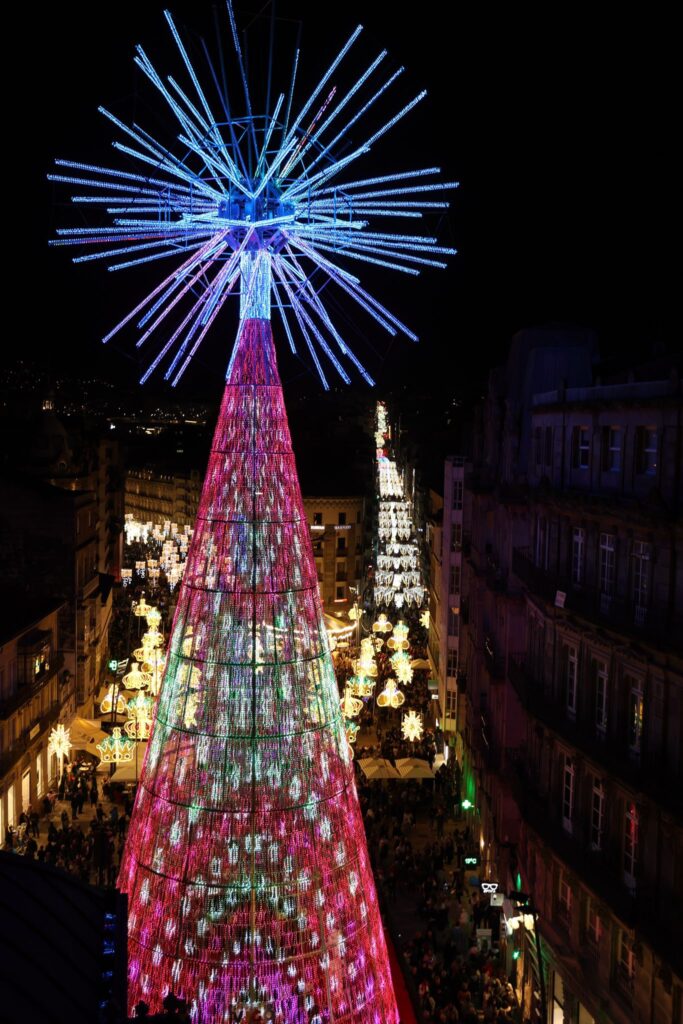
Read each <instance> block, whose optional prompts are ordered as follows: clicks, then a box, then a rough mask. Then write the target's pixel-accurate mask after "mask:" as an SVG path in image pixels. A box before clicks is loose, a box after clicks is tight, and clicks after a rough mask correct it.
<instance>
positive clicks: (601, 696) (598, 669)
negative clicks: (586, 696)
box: [593, 661, 609, 732]
mask: <svg viewBox="0 0 683 1024" xmlns="http://www.w3.org/2000/svg"><path fill="white" fill-rule="evenodd" d="M593 665H594V669H595V725H596V728H597V729H598V731H599V732H605V730H606V729H607V686H608V683H609V673H608V670H607V662H605V661H595V662H594V663H593Z"/></svg>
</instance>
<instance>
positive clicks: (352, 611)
mask: <svg viewBox="0 0 683 1024" xmlns="http://www.w3.org/2000/svg"><path fill="white" fill-rule="evenodd" d="M347 614H348V616H349V618H350V619H351V622H359V621H360V619H362V617H363V612H362V610H361V609H360V607H359V606H358V602H357V601H356V603H355V604H354V605H353V607H351V608H349V610H348V613H347Z"/></svg>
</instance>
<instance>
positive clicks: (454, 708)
mask: <svg viewBox="0 0 683 1024" xmlns="http://www.w3.org/2000/svg"><path fill="white" fill-rule="evenodd" d="M457 716H458V694H457V692H456V691H455V690H446V718H454V719H455V718H457Z"/></svg>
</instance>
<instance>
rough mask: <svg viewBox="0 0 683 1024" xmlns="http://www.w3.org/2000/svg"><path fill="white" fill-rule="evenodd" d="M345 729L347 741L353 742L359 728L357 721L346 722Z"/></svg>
mask: <svg viewBox="0 0 683 1024" xmlns="http://www.w3.org/2000/svg"><path fill="white" fill-rule="evenodd" d="M345 729H346V738H347V740H348V741H349V743H351V744H353V743H355V742H356V739H357V738H358V730H359V729H360V726H359V724H358V722H346V723H345Z"/></svg>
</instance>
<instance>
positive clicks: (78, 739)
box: [69, 716, 107, 754]
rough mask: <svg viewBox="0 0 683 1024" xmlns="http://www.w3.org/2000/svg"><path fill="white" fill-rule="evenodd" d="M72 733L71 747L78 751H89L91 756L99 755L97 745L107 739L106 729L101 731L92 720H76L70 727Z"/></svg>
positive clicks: (77, 718)
mask: <svg viewBox="0 0 683 1024" xmlns="http://www.w3.org/2000/svg"><path fill="white" fill-rule="evenodd" d="M69 730H70V733H71V746H72V747H74V748H75V749H76V750H87V751H88V752H89V753H91V754H96V753H97V744H98V743H101V742H102V740H103V739H105V737H106V735H107V734H106V732H105V731H104V729H100V726H99V723H98V722H93V721H92V719H90V718H79V717H78V716H77V717H76V718H74V720H73V722H72V723H71V725H70V726H69Z"/></svg>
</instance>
